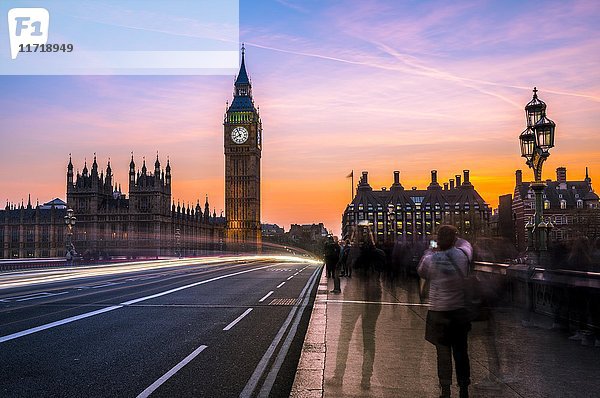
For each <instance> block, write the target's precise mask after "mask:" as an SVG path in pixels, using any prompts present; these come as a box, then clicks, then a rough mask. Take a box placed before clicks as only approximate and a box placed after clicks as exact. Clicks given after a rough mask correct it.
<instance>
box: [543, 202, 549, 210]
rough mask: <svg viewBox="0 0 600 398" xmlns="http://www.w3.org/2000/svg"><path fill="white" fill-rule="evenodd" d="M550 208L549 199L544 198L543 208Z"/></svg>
mask: <svg viewBox="0 0 600 398" xmlns="http://www.w3.org/2000/svg"><path fill="white" fill-rule="evenodd" d="M548 209H550V201H549V200H545V201H544V210H548Z"/></svg>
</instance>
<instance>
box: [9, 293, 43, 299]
mask: <svg viewBox="0 0 600 398" xmlns="http://www.w3.org/2000/svg"><path fill="white" fill-rule="evenodd" d="M47 294H50V293H48V292H41V293H32V294H26V295H24V296H12V297H4V300H18V299H24V298H28V297H37V296H40V295H42V297H43V296H45V295H47Z"/></svg>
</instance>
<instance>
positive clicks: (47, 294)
mask: <svg viewBox="0 0 600 398" xmlns="http://www.w3.org/2000/svg"><path fill="white" fill-rule="evenodd" d="M67 293H69V292H60V293H43V296H37V297H28V298H23V299H20V300H16V301H28V300H37V299H41V298H46V297H53V296H60V295H61V294H67Z"/></svg>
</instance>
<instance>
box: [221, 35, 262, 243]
mask: <svg viewBox="0 0 600 398" xmlns="http://www.w3.org/2000/svg"><path fill="white" fill-rule="evenodd" d="M241 52H242V60H241V63H240V71H239V73H238V75H237V78H236V80H235V84H234V96H233V101H232V102H231V105H230V106H229V108H228V109H227V111H226V112H225V117H224V121H223V133H224V136H223V138H224V150H225V218H226V220H227V226H226V233H227V241H228V244H229V245H230V246H231V247H232V248H233V249H234V250H257V248H259V246H260V243H261V225H260V158H261V152H262V122H261V120H260V115H259V113H258V110H257V109H256V107H255V106H254V100H253V99H252V84H251V82H250V79H249V78H248V72H246V60H245V56H246V50H245V48H244V46H243V45H242V51H241Z"/></svg>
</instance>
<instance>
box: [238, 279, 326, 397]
mask: <svg viewBox="0 0 600 398" xmlns="http://www.w3.org/2000/svg"><path fill="white" fill-rule="evenodd" d="M319 273H320V267H317V268H316V269H315V272H314V273H313V275H312V276H311V277H309V278H308V281H307V282H306V285H305V286H304V289H302V292H300V295H299V296H298V299H302V298H303V297H305V296H306V298H307V297H310V294H307V292H309V291H310V290H309V289H311V288H312V287H313V286H314V282H315V281H316V280H317V278H316V277H317V275H319ZM309 286H310V288H309ZM306 298H305V301H306ZM301 307H302V308H304V307H305V304H303V305H302V306H301ZM298 308H300V307H297V306H294V307H292V309H291V310H290V313H289V314H288V317H287V318H286V320H285V321H284V322H283V325H281V328H280V329H279V331H278V332H277V335H276V336H275V338H274V339H273V341H272V342H271V345H270V346H269V348H268V349H267V351H266V352H265V354H264V355H263V357H262V358H261V360H260V362H259V363H258V365H257V366H256V368H255V369H254V373H252V376H250V379H249V380H248V382H247V383H246V386H245V387H244V389H243V390H242V392H241V393H240V395H239V397H240V398H249V397H251V396H253V393H254V390H255V389H256V387H257V386H258V382H259V381H260V379H261V378H262V376H263V374H264V373H265V371H266V369H267V365H268V364H269V362H270V361H271V358H272V356H273V354H274V353H275V349H276V348H277V346H279V343H280V342H281V339H282V338H283V335H284V334H285V332H286V331H287V330H288V327H289V326H290V324H291V323H292V321H293V320H294V317H295V316H296V313H297V311H298ZM301 317H302V315H301V314H300V318H301ZM280 352H281V351H280ZM284 356H285V354H284ZM277 359H279V358H277ZM271 371H273V369H271ZM277 371H278V370H277ZM269 376H271V372H270V373H269Z"/></svg>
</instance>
